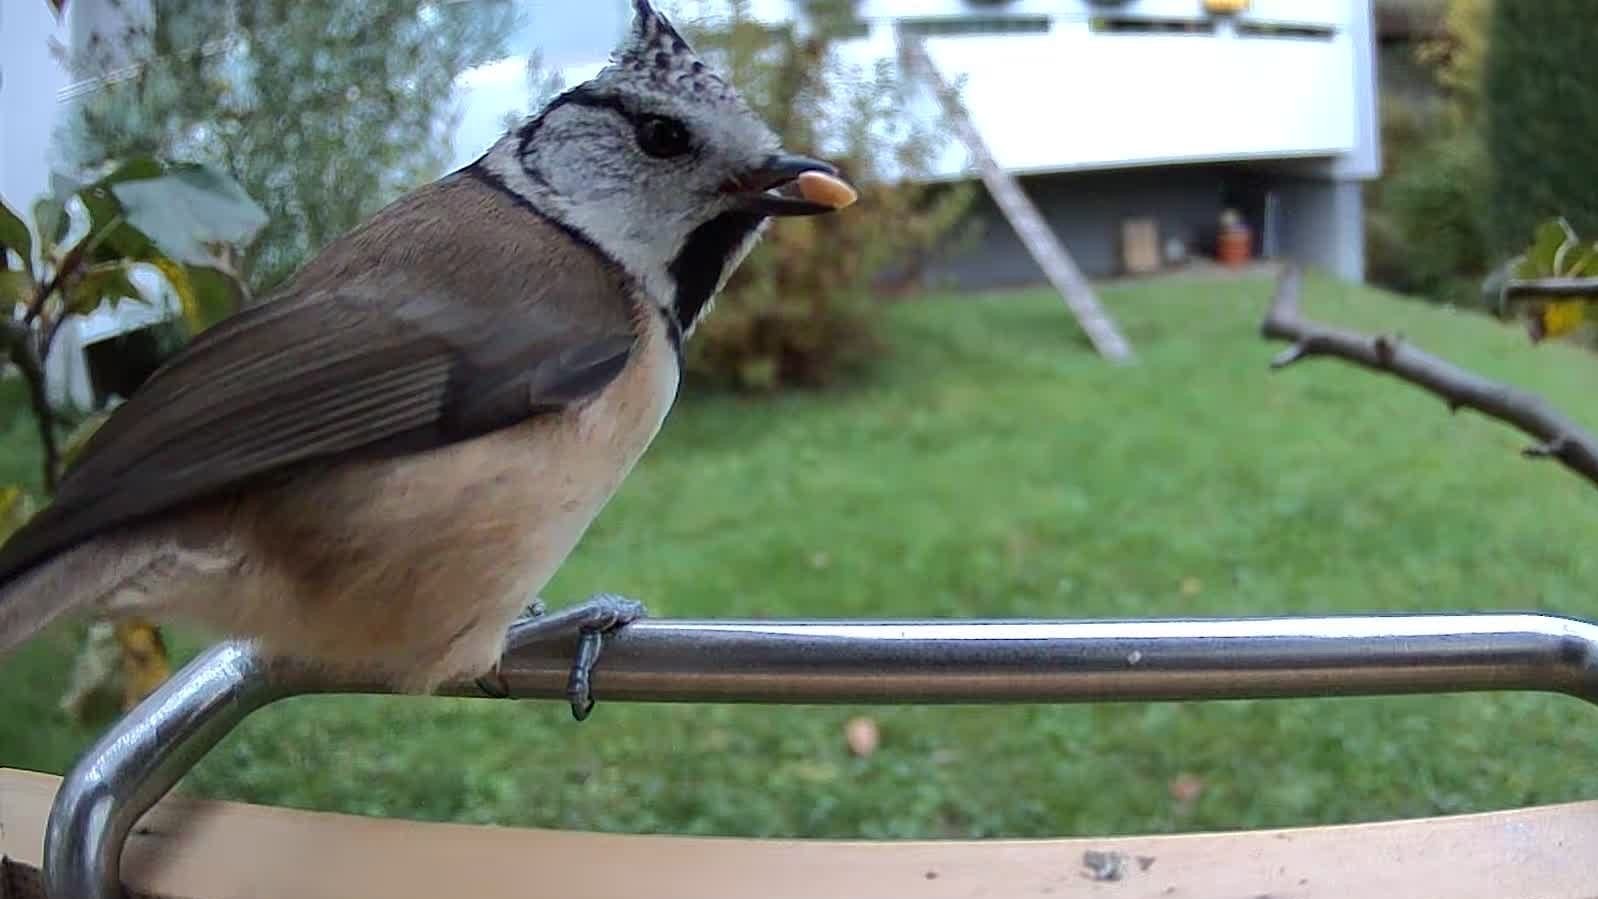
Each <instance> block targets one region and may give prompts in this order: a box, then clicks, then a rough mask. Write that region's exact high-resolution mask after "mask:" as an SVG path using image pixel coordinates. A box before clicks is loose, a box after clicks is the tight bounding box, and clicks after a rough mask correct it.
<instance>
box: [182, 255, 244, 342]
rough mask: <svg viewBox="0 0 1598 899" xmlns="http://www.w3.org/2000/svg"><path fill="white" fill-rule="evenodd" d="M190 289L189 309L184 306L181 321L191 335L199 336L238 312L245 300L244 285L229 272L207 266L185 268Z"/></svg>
mask: <svg viewBox="0 0 1598 899" xmlns="http://www.w3.org/2000/svg"><path fill="white" fill-rule="evenodd" d="M188 274H189V284H190V285H191V286H192V287H193V291H194V301H193V306H192V308H190V307H185V308H184V310H183V318H184V320H185V321H186V322H187V323H188V325H189V328H190V329H192V332H193V333H196V334H197V333H199V332H200V331H203V330H205V329H206V328H209V327H211V326H212V325H214V324H216V323H217V322H219V321H221V320H222V319H224V318H227V317H228V316H230V315H232V314H233V313H234V312H236V311H238V308H239V303H240V302H241V301H242V300H243V299H244V285H243V284H242V283H241V282H240V281H239V279H238V278H237V277H235V276H233V275H231V274H229V273H228V272H225V271H222V270H221V269H218V268H212V267H210V266H200V265H192V266H189V267H188Z"/></svg>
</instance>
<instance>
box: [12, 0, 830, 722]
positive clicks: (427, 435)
mask: <svg viewBox="0 0 1598 899" xmlns="http://www.w3.org/2000/svg"><path fill="white" fill-rule="evenodd" d="M632 6H633V16H632V21H631V23H630V25H629V27H628V28H627V29H626V33H625V35H624V36H623V37H622V38H621V40H620V41H619V43H618V45H617V46H616V48H615V49H614V51H613V52H612V53H611V55H610V58H609V60H608V61H607V63H606V65H605V66H604V67H603V68H602V69H601V70H600V71H599V72H598V73H597V74H596V75H594V77H592V78H591V79H589V80H587V81H584V82H582V83H580V84H577V85H576V86H574V87H572V88H571V89H569V90H566V91H564V92H563V93H561V94H559V95H558V96H556V97H555V98H554V99H552V100H550V101H549V102H548V103H547V104H546V105H545V106H544V107H543V108H542V109H539V110H537V111H536V112H535V113H534V114H532V115H531V116H529V117H527V118H526V119H525V120H523V121H521V122H519V123H518V124H517V125H516V126H515V127H513V128H511V129H510V130H508V131H507V132H506V133H505V134H504V135H502V136H501V137H500V138H499V139H498V140H497V141H496V142H495V143H494V144H493V145H492V146H490V147H489V148H488V149H487V150H486V152H484V153H483V154H482V155H481V156H480V157H478V158H476V159H475V160H474V161H472V162H470V163H469V164H466V165H464V166H462V167H460V168H458V169H456V170H454V171H452V172H450V173H448V174H446V175H444V176H442V177H440V178H439V179H437V180H435V181H433V182H431V183H429V184H426V185H423V186H421V187H419V188H416V189H415V190H413V191H411V192H409V193H407V194H406V195H404V196H401V197H400V198H398V199H397V200H395V201H393V202H392V203H390V204H388V205H387V206H385V207H383V208H382V209H380V210H379V211H378V212H376V213H375V214H374V215H372V216H371V217H370V218H369V219H368V220H366V221H365V222H363V223H362V224H360V225H357V226H356V227H354V228H353V229H352V230H350V231H349V232H347V233H345V234H343V235H341V236H340V237H338V238H337V239H335V240H333V241H332V242H330V243H329V244H328V245H327V246H326V247H325V248H323V249H322V250H321V251H320V252H318V253H317V254H316V255H315V256H314V257H313V258H312V259H310V260H309V261H308V262H307V263H306V264H305V265H304V266H302V267H301V268H300V269H299V270H298V271H297V272H296V273H295V274H294V275H293V276H292V277H291V278H290V279H288V280H287V281H286V282H285V283H284V284H283V285H282V286H281V287H280V288H278V289H276V290H275V291H273V292H272V293H271V295H270V296H268V297H265V298H263V300H262V301H261V302H259V303H257V304H254V305H251V306H249V307H247V308H244V309H242V310H240V311H238V312H236V313H234V314H232V315H231V316H229V317H228V318H226V319H224V320H223V321H221V322H219V323H218V324H216V325H214V326H213V327H211V328H209V329H207V330H205V331H202V332H200V333H199V334H197V335H195V336H194V338H193V339H192V340H190V341H189V342H188V343H187V344H186V345H185V346H183V347H182V348H181V349H180V350H179V351H178V352H177V353H175V354H174V355H173V356H172V357H171V358H170V359H169V360H168V361H167V362H165V363H164V364H163V365H162V366H161V367H160V368H159V369H157V371H156V372H155V373H154V374H153V375H152V376H151V377H150V378H149V379H147V380H146V381H145V383H144V384H143V385H141V386H140V387H139V388H138V389H136V390H135V391H133V394H132V395H131V396H130V397H129V398H128V399H127V400H126V401H125V402H123V403H122V404H121V405H119V406H117V407H116V408H115V409H114V410H113V411H112V413H111V414H110V416H109V417H108V418H107V419H106V421H105V423H104V424H102V425H101V426H100V427H99V428H98V429H97V430H96V431H95V432H94V433H93V434H92V436H91V437H90V438H89V439H88V441H87V442H86V444H85V445H84V446H83V448H82V450H81V451H80V452H79V453H78V455H77V457H76V458H75V460H74V462H73V463H72V465H71V466H70V468H69V470H68V471H67V472H66V473H65V475H64V477H63V478H62V480H61V482H60V484H59V486H58V489H57V492H56V494H55V496H54V498H53V500H52V501H51V503H50V504H49V505H48V506H46V507H44V508H43V509H42V510H41V511H40V512H39V513H38V514H36V515H35V516H33V518H31V519H30V520H29V521H28V522H27V523H26V524H25V525H24V526H23V527H22V528H20V529H19V530H18V531H16V532H15V533H14V534H13V535H12V536H11V537H10V538H9V539H8V540H7V541H6V542H5V544H4V545H3V546H0V656H3V655H4V654H5V653H6V652H7V651H8V650H11V649H13V648H14V647H16V646H17V645H20V644H21V643H22V642H24V641H26V640H27V639H28V638H30V637H31V636H33V635H35V634H37V633H38V632H39V631H40V630H41V629H43V628H44V627H46V626H47V625H48V624H49V623H50V622H52V621H53V620H55V619H57V618H59V617H60V616H62V615H65V614H67V613H69V612H92V613H94V614H97V615H101V616H106V617H115V616H120V615H137V616H140V617H142V618H145V619H147V620H155V621H161V622H166V621H173V620H178V621H185V622H190V623H193V624H197V625H199V626H201V627H202V628H205V629H209V630H211V631H212V632H214V633H218V634H221V635H224V636H227V637H230V638H236V639H242V640H248V641H250V642H252V643H253V644H254V645H255V646H256V648H257V649H258V651H259V652H260V653H262V654H263V655H264V656H266V657H269V658H272V657H279V658H291V659H295V660H297V661H298V662H300V663H302V664H305V665H308V666H311V667H312V668H314V669H316V670H319V671H323V672H326V673H327V674H328V675H329V676H331V677H358V678H363V679H366V681H368V682H370V681H372V680H375V681H377V682H378V683H381V684H382V685H384V686H385V687H387V688H389V689H391V690H393V691H395V692H400V693H431V692H436V691H437V689H438V688H439V687H440V686H442V685H444V684H445V683H448V682H455V681H460V680H464V679H467V678H476V679H477V682H478V683H479V685H482V686H483V688H484V689H485V690H489V689H490V687H489V685H490V684H491V683H493V681H492V678H493V677H494V676H495V675H496V674H497V671H498V668H497V665H498V661H499V659H500V658H501V656H502V654H503V653H504V652H505V651H506V650H507V649H508V648H513V647H514V646H517V645H522V644H524V643H526V642H528V641H531V640H537V639H546V638H549V637H552V636H559V635H569V634H572V633H576V634H577V635H578V637H579V641H578V644H577V653H576V658H575V659H574V661H573V666H572V671H571V675H570V679H569V683H568V690H567V693H568V698H569V699H570V701H571V707H572V712H573V714H574V715H575V716H576V717H577V718H578V720H582V719H584V718H585V717H586V716H587V714H588V711H589V710H590V709H591V708H592V707H593V697H592V689H591V686H590V682H591V674H592V669H593V666H594V664H595V662H596V660H597V658H598V655H599V650H600V645H601V642H600V641H601V638H602V637H604V636H605V635H607V634H613V633H615V632H616V631H617V630H618V629H620V628H623V627H625V626H626V625H628V624H630V623H631V622H633V621H636V620H638V619H639V618H641V617H643V616H645V615H646V614H647V609H646V608H645V607H644V606H643V604H642V603H639V602H636V601H634V600H631V599H627V598H625V597H621V596H617V595H614V594H609V593H596V594H595V595H593V596H591V597H590V598H589V599H587V600H585V601H582V602H579V603H576V604H574V605H572V606H571V607H569V608H567V609H564V610H562V611H560V612H556V613H546V611H545V606H544V603H543V601H542V599H540V598H539V592H540V591H541V590H542V589H543V588H544V586H545V585H546V584H547V583H548V581H549V580H550V578H551V577H552V576H553V575H554V573H555V572H556V571H557V570H558V569H559V568H560V567H561V565H562V564H563V563H564V561H565V559H566V558H567V556H568V555H569V554H570V553H571V552H572V550H573V549H574V548H575V547H576V546H577V544H578V542H579V541H580V539H581V538H582V536H583V535H584V533H585V532H586V531H587V529H588V528H589V526H590V524H591V523H592V522H593V520H594V519H595V517H596V516H597V515H598V514H599V512H600V511H601V509H602V508H603V507H604V506H605V505H606V504H607V503H608V502H609V500H610V498H611V497H612V496H613V495H614V493H615V492H616V490H617V489H618V488H619V487H620V485H621V484H622V482H623V481H624V480H625V479H626V477H627V476H628V475H629V473H630V472H631V471H632V469H633V468H634V466H635V464H636V463H637V461H638V460H639V458H640V457H641V455H642V454H643V453H644V451H645V450H646V449H647V448H648V446H649V445H650V444H651V443H652V441H653V440H654V438H655V436H656V434H657V433H658V432H659V430H660V428H661V426H662V424H663V423H664V421H665V419H666V416H667V414H668V413H669V411H670V409H671V408H672V406H673V404H674V403H675V401H676V398H677V396H678V392H679V387H680V383H681V380H682V373H683V360H684V355H683V354H684V351H685V344H686V342H687V341H688V340H689V338H691V337H692V335H693V334H694V332H695V329H696V327H697V326H698V325H699V323H700V322H701V321H702V319H703V318H704V316H705V315H707V314H708V313H709V312H710V310H711V308H712V307H713V305H714V301H715V299H716V297H717V296H718V294H719V293H720V292H721V290H722V289H723V288H724V287H725V286H726V284H727V281H728V279H729V278H730V277H731V275H732V274H733V272H734V271H735V270H736V268H737V267H738V266H739V265H740V264H741V263H742V262H743V260H744V259H745V258H746V257H747V255H748V254H749V253H750V252H751V250H752V249H753V248H754V246H755V245H756V244H757V242H758V241H759V240H760V238H761V236H762V235H763V234H764V232H765V231H766V230H767V228H768V226H770V224H771V222H772V221H773V220H774V219H778V218H782V217H788V216H806V215H822V214H828V213H833V212H836V211H837V210H839V209H842V208H844V207H846V206H848V205H850V204H851V203H853V202H854V201H855V200H856V199H857V197H858V194H857V193H856V191H855V189H854V187H853V186H852V185H851V184H850V183H849V181H848V180H847V179H846V178H845V176H843V175H842V174H841V172H840V171H839V169H838V168H837V167H836V166H835V165H833V164H831V163H828V162H825V161H822V160H819V159H815V158H811V157H809V156H804V155H797V154H794V153H791V152H789V151H788V150H786V149H785V148H784V147H783V145H782V142H781V140H780V139H779V138H778V136H777V135H776V133H775V132H773V131H772V130H771V128H770V127H769V126H768V125H767V124H766V123H765V122H764V121H763V120H762V119H761V118H760V117H759V115H758V114H757V113H755V112H754V111H753V109H752V108H751V106H750V105H749V104H748V103H747V102H746V101H745V100H744V98H743V97H742V96H741V95H740V94H739V92H738V91H737V90H735V89H734V87H733V86H732V85H731V84H730V83H729V82H728V81H727V80H726V79H725V78H724V77H723V76H721V75H720V74H718V73H717V72H716V71H715V70H713V69H712V67H711V66H709V65H707V64H706V63H705V62H704V61H703V60H702V59H701V58H700V56H699V55H698V53H697V52H696V51H695V50H694V49H693V48H692V47H691V46H690V45H689V43H688V41H686V40H685V39H684V38H683V37H682V35H681V34H680V33H679V32H678V30H677V29H676V28H675V27H674V26H673V25H672V24H671V22H670V21H668V20H667V19H666V17H665V16H663V15H662V14H660V13H659V12H658V11H657V10H656V9H655V8H654V7H653V6H652V5H651V4H650V2H649V0H633V2H632ZM485 678H488V679H489V680H486V681H485ZM491 692H492V691H491Z"/></svg>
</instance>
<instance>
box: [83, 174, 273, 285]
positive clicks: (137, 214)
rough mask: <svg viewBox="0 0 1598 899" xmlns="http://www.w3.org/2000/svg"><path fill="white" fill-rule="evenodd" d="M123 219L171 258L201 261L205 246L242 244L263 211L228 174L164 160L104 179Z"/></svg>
mask: <svg viewBox="0 0 1598 899" xmlns="http://www.w3.org/2000/svg"><path fill="white" fill-rule="evenodd" d="M110 190H111V192H112V193H113V194H114V195H115V197H116V198H117V200H118V201H119V202H120V203H121V205H122V209H123V212H124V214H125V215H126V217H127V221H128V223H129V224H131V225H133V226H134V227H135V228H138V229H139V230H140V231H141V232H143V233H144V234H145V235H147V236H149V238H150V239H151V240H153V241H154V242H155V243H156V245H157V246H159V247H160V248H161V250H162V251H163V252H164V253H165V254H166V255H167V256H170V257H171V258H173V259H175V260H177V261H179V262H182V263H186V264H189V265H207V264H210V263H211V262H213V261H214V259H215V257H216V254H215V252H213V250H212V249H211V246H213V245H216V244H230V245H233V246H244V245H246V244H248V243H249V242H250V241H252V240H254V239H255V235H256V234H258V233H260V230H261V229H262V228H263V227H265V226H266V222H267V216H266V213H265V211H263V210H262V209H261V207H260V206H258V205H256V203H255V201H254V200H252V199H250V197H249V195H248V194H246V193H245V192H244V188H242V187H240V186H239V185H238V183H237V182H235V181H233V179H231V178H229V177H227V176H226V175H224V174H222V173H221V172H220V171H218V170H216V169H213V168H210V167H208V166H203V165H198V164H190V163H185V164H182V165H172V166H167V167H166V169H165V171H164V172H163V173H162V174H159V175H157V176H154V177H146V178H128V179H125V180H122V181H119V182H115V183H112V184H111V185H110Z"/></svg>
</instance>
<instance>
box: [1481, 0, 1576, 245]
mask: <svg viewBox="0 0 1598 899" xmlns="http://www.w3.org/2000/svg"><path fill="white" fill-rule="evenodd" d="M1594 13H1595V10H1594V7H1593V4H1592V2H1591V0H1537V2H1536V3H1524V2H1502V3H1496V4H1494V8H1493V13H1492V17H1491V25H1490V28H1491V30H1490V37H1489V41H1490V43H1489V48H1488V52H1487V59H1486V63H1485V71H1484V76H1483V77H1484V82H1483V112H1484V116H1485V119H1486V122H1485V124H1486V139H1487V150H1488V155H1489V158H1490V159H1491V163H1492V179H1491V187H1490V190H1491V202H1492V209H1493V215H1492V231H1491V238H1492V246H1493V249H1494V250H1495V251H1496V254H1497V255H1498V256H1500V257H1505V256H1509V255H1511V254H1513V253H1514V252H1516V251H1517V250H1518V249H1519V248H1521V247H1523V246H1524V244H1525V242H1526V235H1527V234H1530V233H1532V231H1533V230H1534V229H1535V228H1536V227H1537V225H1538V224H1539V223H1541V222H1543V221H1545V220H1547V219H1551V218H1554V217H1557V216H1563V217H1564V218H1565V219H1567V220H1568V221H1569V222H1570V224H1571V225H1572V226H1574V227H1575V229H1576V230H1577V231H1579V232H1582V233H1591V232H1594V231H1598V179H1594V178H1593V176H1592V160H1591V151H1592V148H1593V147H1595V146H1598V72H1595V70H1594V67H1593V63H1592V54H1593V48H1594V47H1595V46H1598V15H1595V14H1594Z"/></svg>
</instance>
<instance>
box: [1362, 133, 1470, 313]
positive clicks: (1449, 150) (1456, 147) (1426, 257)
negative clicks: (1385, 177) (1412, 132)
mask: <svg viewBox="0 0 1598 899" xmlns="http://www.w3.org/2000/svg"><path fill="white" fill-rule="evenodd" d="M1488 179H1489V173H1488V166H1487V156H1486V153H1485V152H1484V150H1483V148H1482V146H1481V141H1480V140H1479V139H1478V138H1477V137H1476V136H1475V135H1473V134H1469V133H1462V134H1455V135H1449V136H1445V137H1440V138H1436V139H1434V140H1432V141H1431V142H1430V143H1428V144H1426V145H1424V146H1422V147H1420V148H1418V149H1417V150H1415V151H1414V152H1413V154H1412V155H1411V157H1410V158H1409V160H1408V164H1406V165H1405V166H1404V168H1403V169H1401V170H1400V171H1399V172H1397V173H1396V174H1395V175H1394V176H1393V177H1392V178H1391V180H1390V181H1389V182H1388V184H1387V185H1386V187H1385V189H1384V191H1383V199H1384V209H1383V217H1382V219H1381V220H1380V222H1379V226H1385V227H1389V228H1390V229H1391V233H1389V234H1388V235H1386V239H1387V241H1388V244H1387V246H1388V247H1390V250H1391V252H1393V253H1394V254H1395V257H1396V258H1395V260H1394V261H1395V262H1396V263H1397V264H1398V265H1400V266H1401V268H1402V271H1403V273H1404V278H1405V279H1406V280H1407V282H1408V283H1406V284H1404V285H1402V288H1403V289H1405V290H1407V291H1410V292H1414V293H1421V294H1424V295H1426V296H1428V297H1430V298H1432V299H1436V300H1440V301H1444V302H1450V303H1458V304H1461V305H1479V304H1480V288H1479V285H1480V283H1481V279H1482V277H1484V276H1485V275H1486V274H1487V270H1488V267H1489V258H1490V255H1491V254H1490V253H1489V251H1488V243H1487V228H1486V220H1487V216H1486V206H1485V202H1484V195H1485V192H1486V185H1487V182H1488Z"/></svg>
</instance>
